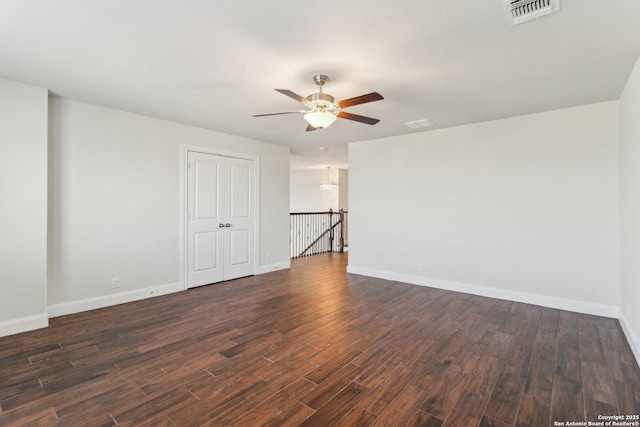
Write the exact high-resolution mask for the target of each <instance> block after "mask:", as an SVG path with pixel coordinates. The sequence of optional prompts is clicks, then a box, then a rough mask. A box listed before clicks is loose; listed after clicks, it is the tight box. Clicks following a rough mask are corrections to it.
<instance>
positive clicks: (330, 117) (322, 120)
mask: <svg viewBox="0 0 640 427" xmlns="http://www.w3.org/2000/svg"><path fill="white" fill-rule="evenodd" d="M337 118H338V117H336V115H335V114H332V113H329V112H328V111H312V112H310V113H307V114H305V115H304V119H305V120H306V121H307V123H309V124H310V125H311V126H313V127H314V128H316V129H324V128H326V127H329V126H331V123H333V122H335V121H336V119H337Z"/></svg>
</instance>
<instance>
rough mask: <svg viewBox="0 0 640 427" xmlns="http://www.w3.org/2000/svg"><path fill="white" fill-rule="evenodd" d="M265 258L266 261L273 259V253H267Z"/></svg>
mask: <svg viewBox="0 0 640 427" xmlns="http://www.w3.org/2000/svg"><path fill="white" fill-rule="evenodd" d="M264 260H265V261H266V262H269V261H271V254H266V255H265V256H264Z"/></svg>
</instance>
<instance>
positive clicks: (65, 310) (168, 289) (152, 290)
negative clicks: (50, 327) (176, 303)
mask: <svg viewBox="0 0 640 427" xmlns="http://www.w3.org/2000/svg"><path fill="white" fill-rule="evenodd" d="M183 290H184V285H183V284H182V283H180V282H176V283H169V284H167V285H159V286H152V287H149V288H144V289H136V290H135V291H129V292H120V293H117V294H113V295H104V296H99V297H95V298H87V299H83V300H79V301H71V302H65V303H62V304H54V305H50V306H48V307H47V311H48V312H49V317H50V318H51V317H58V316H66V315H67V314H74V313H80V312H81V311H88V310H95V309H98V308H104V307H110V306H112V305H118V304H124V303H127V302H132V301H138V300H141V299H146V298H152V297H157V296H160V295H167V294H172V293H174V292H180V291H183Z"/></svg>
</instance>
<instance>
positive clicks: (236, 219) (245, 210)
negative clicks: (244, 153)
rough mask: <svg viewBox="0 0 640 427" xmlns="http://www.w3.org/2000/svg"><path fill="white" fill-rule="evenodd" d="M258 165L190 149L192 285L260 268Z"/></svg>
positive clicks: (189, 270) (189, 271) (189, 259)
mask: <svg viewBox="0 0 640 427" xmlns="http://www.w3.org/2000/svg"><path fill="white" fill-rule="evenodd" d="M254 200H255V163H254V161H252V160H246V159H236V158H231V157H224V156H218V155H213V154H206V153H198V152H191V151H190V152H188V172H187V216H188V218H187V264H188V266H187V287H189V288H192V287H195V286H202V285H207V284H210V283H216V282H220V281H223V280H231V279H235V278H238V277H243V276H249V275H251V274H253V272H254V257H253V252H254V248H253V245H254V243H253V242H254V233H255V206H254V204H255V201H254Z"/></svg>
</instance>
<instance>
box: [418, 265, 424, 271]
mask: <svg viewBox="0 0 640 427" xmlns="http://www.w3.org/2000/svg"><path fill="white" fill-rule="evenodd" d="M418 271H419V272H421V273H422V272H423V271H424V264H423V263H420V264H418Z"/></svg>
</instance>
